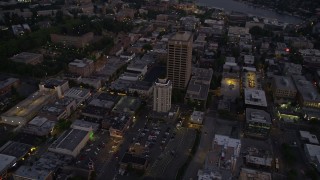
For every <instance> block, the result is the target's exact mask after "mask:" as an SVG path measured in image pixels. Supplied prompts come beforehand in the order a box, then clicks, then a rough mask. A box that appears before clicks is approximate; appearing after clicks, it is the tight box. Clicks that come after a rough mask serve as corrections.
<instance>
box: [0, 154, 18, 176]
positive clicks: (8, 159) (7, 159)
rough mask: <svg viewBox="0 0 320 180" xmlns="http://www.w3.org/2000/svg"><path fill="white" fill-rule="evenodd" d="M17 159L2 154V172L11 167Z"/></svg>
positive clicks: (0, 155) (0, 169)
mask: <svg viewBox="0 0 320 180" xmlns="http://www.w3.org/2000/svg"><path fill="white" fill-rule="evenodd" d="M15 161H17V158H16V157H14V156H9V155H5V154H0V174H1V173H3V172H4V171H6V170H7V169H8V168H10V165H11V164H13V163H14V162H15Z"/></svg>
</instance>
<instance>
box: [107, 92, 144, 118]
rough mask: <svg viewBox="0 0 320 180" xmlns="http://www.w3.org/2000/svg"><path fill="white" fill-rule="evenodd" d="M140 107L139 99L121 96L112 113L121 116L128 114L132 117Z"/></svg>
mask: <svg viewBox="0 0 320 180" xmlns="http://www.w3.org/2000/svg"><path fill="white" fill-rule="evenodd" d="M140 106H141V100H140V99H139V98H135V97H130V96H122V97H121V99H120V100H119V102H118V103H117V104H116V105H115V107H114V108H113V109H112V112H115V113H119V114H123V113H128V114H131V115H134V114H135V113H136V112H137V110H138V109H139V108H140Z"/></svg>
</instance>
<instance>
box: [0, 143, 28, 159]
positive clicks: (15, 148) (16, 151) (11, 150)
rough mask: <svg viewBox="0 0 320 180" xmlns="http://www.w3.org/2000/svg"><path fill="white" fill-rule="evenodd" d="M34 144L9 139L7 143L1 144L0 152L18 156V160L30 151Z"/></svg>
mask: <svg viewBox="0 0 320 180" xmlns="http://www.w3.org/2000/svg"><path fill="white" fill-rule="evenodd" d="M31 148H32V146H31V145H29V144H25V143H20V142H15V141H8V142H7V143H6V144H4V145H3V146H1V148H0V154H5V155H9V156H13V157H16V158H17V160H20V159H22V158H23V157H24V156H25V155H27V154H28V152H30V150H31Z"/></svg>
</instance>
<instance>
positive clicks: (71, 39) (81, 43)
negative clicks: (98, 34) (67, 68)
mask: <svg viewBox="0 0 320 180" xmlns="http://www.w3.org/2000/svg"><path fill="white" fill-rule="evenodd" d="M50 38H51V42H53V43H62V44H64V45H67V46H74V47H76V48H84V47H85V46H88V45H89V44H90V43H91V42H92V41H93V38H94V34H93V32H88V33H86V34H83V35H81V36H69V35H60V34H50Z"/></svg>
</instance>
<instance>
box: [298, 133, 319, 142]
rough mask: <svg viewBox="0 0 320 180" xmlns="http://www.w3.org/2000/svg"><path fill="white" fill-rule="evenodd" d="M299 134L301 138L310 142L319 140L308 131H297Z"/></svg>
mask: <svg viewBox="0 0 320 180" xmlns="http://www.w3.org/2000/svg"><path fill="white" fill-rule="evenodd" d="M299 134H300V137H301V140H303V141H306V142H308V143H311V144H319V141H318V138H317V136H316V135H314V134H311V133H310V132H308V131H299Z"/></svg>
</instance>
